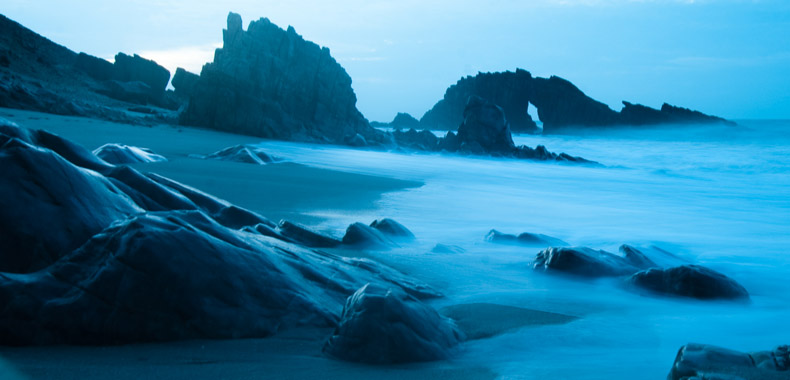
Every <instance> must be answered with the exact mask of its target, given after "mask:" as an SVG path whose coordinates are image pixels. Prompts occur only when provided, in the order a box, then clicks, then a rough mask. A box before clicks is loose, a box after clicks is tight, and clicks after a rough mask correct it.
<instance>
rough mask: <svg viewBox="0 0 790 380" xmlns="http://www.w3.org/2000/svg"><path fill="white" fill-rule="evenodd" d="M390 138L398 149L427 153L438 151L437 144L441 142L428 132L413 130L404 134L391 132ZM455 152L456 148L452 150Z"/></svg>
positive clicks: (397, 131)
mask: <svg viewBox="0 0 790 380" xmlns="http://www.w3.org/2000/svg"><path fill="white" fill-rule="evenodd" d="M392 137H393V138H394V139H395V142H396V143H397V144H398V146H400V147H403V148H409V149H415V150H424V151H428V152H433V151H436V150H439V143H440V140H441V139H439V138H438V137H436V135H434V134H433V132H431V131H429V130H422V131H417V130H415V129H413V128H412V129H409V130H408V131H406V132H403V131H399V130H396V131H393V132H392ZM455 150H458V148H457V147H456V148H455V149H453V151H455Z"/></svg>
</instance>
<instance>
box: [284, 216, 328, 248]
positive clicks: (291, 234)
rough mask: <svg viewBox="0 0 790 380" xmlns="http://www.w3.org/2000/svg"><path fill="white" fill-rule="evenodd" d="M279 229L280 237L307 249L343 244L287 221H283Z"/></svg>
mask: <svg viewBox="0 0 790 380" xmlns="http://www.w3.org/2000/svg"><path fill="white" fill-rule="evenodd" d="M278 229H279V232H280V235H282V236H284V237H286V238H288V239H291V240H293V241H295V242H297V243H299V244H302V245H304V246H307V247H313V248H333V247H337V246H338V245H340V244H341V243H342V242H341V241H340V240H338V239H335V238H333V237H329V236H326V235H322V234H320V233H318V232H315V231H313V230H311V229H309V228H307V227H305V226H302V225H299V224H296V223H291V222H289V221H287V220H281V221H280V224H279V225H278Z"/></svg>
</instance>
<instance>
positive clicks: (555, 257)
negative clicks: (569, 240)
mask: <svg viewBox="0 0 790 380" xmlns="http://www.w3.org/2000/svg"><path fill="white" fill-rule="evenodd" d="M533 268H534V269H537V270H543V271H558V272H561V273H567V274H573V275H577V276H584V277H616V276H626V275H630V274H632V273H635V272H636V271H637V270H638V269H637V268H636V267H634V266H633V265H631V263H629V262H628V261H627V260H625V259H624V258H622V257H620V256H617V255H614V254H612V253H609V252H606V251H596V250H592V249H590V248H586V247H574V248H555V247H552V248H548V249H545V250H543V251H540V252H538V254H537V257H536V258H535V261H534V263H533Z"/></svg>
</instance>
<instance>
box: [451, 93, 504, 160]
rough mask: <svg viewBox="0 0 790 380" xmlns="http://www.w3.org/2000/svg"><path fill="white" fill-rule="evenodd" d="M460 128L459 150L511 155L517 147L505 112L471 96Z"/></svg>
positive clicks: (494, 105) (490, 103)
mask: <svg viewBox="0 0 790 380" xmlns="http://www.w3.org/2000/svg"><path fill="white" fill-rule="evenodd" d="M463 115H464V121H463V123H461V126H460V127H458V139H459V141H460V143H461V146H460V148H459V150H462V151H468V152H470V153H477V154H481V153H489V154H510V153H512V152H513V151H514V150H515V148H516V145H515V144H513V138H512V136H511V135H510V125H509V124H508V122H507V120H506V119H505V112H504V111H503V110H502V108H501V107H499V106H497V105H496V104H494V103H492V102H489V101H486V100H483V99H482V98H480V97H478V96H470V97H469V100H468V101H467V103H466V107H465V108H464V113H463Z"/></svg>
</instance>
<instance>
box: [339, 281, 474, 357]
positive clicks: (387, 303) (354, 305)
mask: <svg viewBox="0 0 790 380" xmlns="http://www.w3.org/2000/svg"><path fill="white" fill-rule="evenodd" d="M463 339H464V338H463V334H462V333H461V331H460V330H459V329H458V328H457V327H456V326H455V323H454V322H453V321H452V320H450V319H448V318H445V317H442V316H441V315H439V313H437V312H436V310H434V309H433V308H431V307H430V306H428V305H425V304H424V303H422V302H420V301H418V300H417V299H415V298H414V297H411V296H409V295H407V294H406V293H403V292H402V291H401V290H399V289H397V288H392V287H381V286H377V285H374V284H367V285H365V286H363V287H362V288H360V289H359V290H357V292H356V293H354V295H352V296H351V297H349V298H348V300H347V301H346V305H345V307H344V308H343V314H342V316H341V319H340V323H339V324H338V327H337V328H336V329H335V331H334V333H333V334H332V336H331V337H330V338H329V340H328V341H327V342H326V344H325V345H324V353H326V354H328V355H329V356H331V357H334V358H337V359H341V360H347V361H352V362H362V363H369V364H394V363H409V362H424V361H432V360H441V359H446V358H449V357H450V356H451V354H452V350H453V348H454V347H456V346H457V345H458V344H459V343H460V342H461V341H462V340H463Z"/></svg>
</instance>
